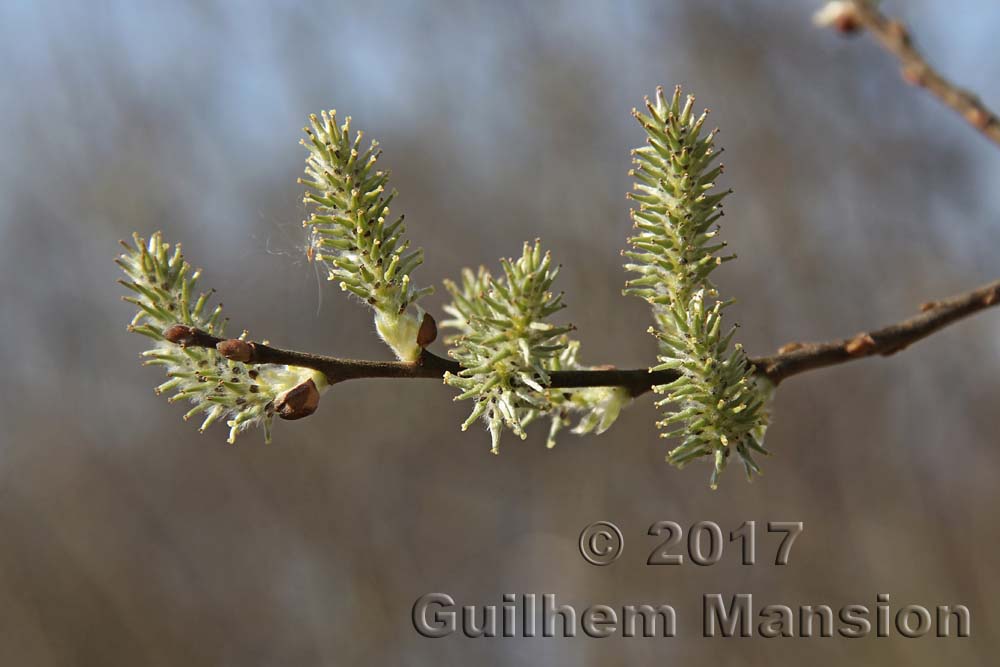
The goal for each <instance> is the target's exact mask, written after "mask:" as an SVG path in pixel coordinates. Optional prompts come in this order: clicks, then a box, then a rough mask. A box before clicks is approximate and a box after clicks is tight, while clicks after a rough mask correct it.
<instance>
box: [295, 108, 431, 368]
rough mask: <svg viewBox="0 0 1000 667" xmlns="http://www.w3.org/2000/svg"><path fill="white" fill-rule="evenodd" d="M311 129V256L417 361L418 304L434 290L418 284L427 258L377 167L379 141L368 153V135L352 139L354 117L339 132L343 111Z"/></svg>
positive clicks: (395, 346) (326, 115) (396, 348)
mask: <svg viewBox="0 0 1000 667" xmlns="http://www.w3.org/2000/svg"><path fill="white" fill-rule="evenodd" d="M310 123H311V127H306V128H303V131H304V132H305V133H306V137H307V139H303V140H302V141H301V143H302V145H303V146H305V147H306V148H307V149H309V154H308V156H307V157H306V168H305V178H300V179H299V183H300V184H302V185H304V186H306V188H307V190H306V193H305V198H304V202H305V203H306V204H307V205H310V206H312V207H313V208H314V212H313V213H312V214H311V215H310V216H309V218H307V219H306V220H305V221H304V222H303V226H305V227H308V228H309V229H310V237H311V238H310V246H309V253H310V254H309V257H310V258H311V259H313V260H315V261H317V262H319V263H321V264H322V265H323V266H324V267H325V268H326V269H327V277H328V278H329V280H332V281H334V282H336V283H337V284H338V285H339V286H340V288H341V289H342V290H343V291H345V292H347V293H349V294H353V295H354V296H356V297H358V298H359V299H361V300H362V301H364V302H365V303H367V304H368V305H370V306H371V307H372V309H374V311H375V328H376V330H377V331H378V333H379V335H380V336H381V337H382V339H383V340H384V341H385V342H386V344H387V345H389V347H391V348H392V350H393V352H395V353H396V356H397V357H398V358H399V359H401V360H403V361H414V360H416V359H417V357H418V356H420V347H419V346H418V345H417V342H416V336H417V331H418V330H419V328H420V322H421V320H422V319H423V310H422V309H421V308H420V307H419V306H417V305H416V302H417V300H418V299H420V298H421V297H423V296H426V295H428V294H430V293H432V292H433V288H431V287H425V288H422V289H416V288H414V287H413V285H412V283H411V280H410V274H411V273H412V272H413V270H414V269H416V268H417V267H418V266H420V264H422V263H423V261H424V252H423V250H421V249H416V250H411V249H410V242H409V241H407V240H404V238H403V235H404V234H405V233H406V225H405V224H404V223H403V216H402V215H400V216H395V217H393V216H392V215H391V212H390V209H389V204H390V202H392V200H393V199H394V198H395V197H396V191H395V190H391V191H387V190H386V185H387V183H388V180H389V174H388V172H385V171H381V170H379V169H378V168H377V165H378V158H379V156H380V155H381V153H382V151H381V150H380V149H379V148H378V142H376V141H372V142H371V143H370V144H369V146H368V148H366V149H363V148H362V143H361V140H362V136H363V135H362V133H361V132H356V133H354V134H353V135H352V132H351V117H350V116H347V117H346V118H345V119H344V122H343V123H342V124H340V125H338V124H337V112H336V111H329V112H327V111H324V112H323V113H322V114H321V115H320V116H316V115H315V114H313V115H312V116H310ZM411 306H413V308H412V309H411V308H410V307H411ZM411 310H412V311H414V312H411Z"/></svg>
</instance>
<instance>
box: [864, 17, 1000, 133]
mask: <svg viewBox="0 0 1000 667" xmlns="http://www.w3.org/2000/svg"><path fill="white" fill-rule="evenodd" d="M852 5H853V8H854V16H853V17H852V18H853V19H854V20H856V21H857V22H858V23H859V24H860V25H861V26H862V27H864V28H866V29H867V30H868V31H869V32H870V33H871V34H872V35H873V36H874V37H875V39H876V40H878V42H879V44H881V45H882V47H883V48H884V49H885V50H886V51H888V52H889V53H891V54H892V55H894V56H895V57H896V58H897V59H898V60H899V62H900V64H901V65H902V70H901V71H902V76H903V79H904V80H905V81H906V82H907V83H910V84H913V85H915V86H920V87H922V88H926V89H927V91H928V92H930V93H931V94H933V95H934V96H935V97H937V98H938V99H939V100H941V102H943V103H944V104H945V105H946V106H948V107H950V108H951V109H953V110H954V111H956V112H958V113H959V114H961V116H962V118H964V119H965V121H966V122H967V123H969V124H970V125H972V126H973V127H974V128H976V129H977V130H979V131H980V132H982V133H983V134H984V135H985V136H986V137H987V138H988V139H990V140H991V141H992V142H993V143H995V144H997V145H998V146H1000V118H998V117H997V115H996V114H995V113H994V112H993V111H991V110H990V109H989V108H987V107H986V106H985V105H984V104H983V103H982V101H981V100H980V99H979V97H977V96H976V95H975V94H973V93H971V92H969V91H968V90H965V89H963V88H960V87H958V86H957V85H955V84H954V83H952V82H951V81H948V80H947V79H945V78H944V77H943V76H941V74H939V73H938V72H937V70H935V69H934V68H933V67H931V66H930V64H929V63H928V62H927V60H926V59H925V58H924V57H923V56H922V55H921V54H920V52H919V51H917V49H916V47H915V46H914V45H913V38H912V36H911V35H910V32H909V30H908V29H907V28H906V26H904V25H903V24H902V23H900V22H899V21H897V20H895V19H891V18H889V17H888V16H886V15H885V14H883V13H882V12H881V11H880V10H879V9H878V8H877V7H876V6H875V5H874V4H873V3H872V2H870V1H869V0H852Z"/></svg>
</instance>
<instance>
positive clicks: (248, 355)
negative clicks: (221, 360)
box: [215, 338, 253, 362]
mask: <svg viewBox="0 0 1000 667" xmlns="http://www.w3.org/2000/svg"><path fill="white" fill-rule="evenodd" d="M215 349H216V350H218V351H219V354H221V355H222V356H224V357H225V358H226V359H229V360H230V361H242V362H247V361H250V360H251V359H253V345H252V344H251V343H248V342H246V341H245V340H240V339H238V338H230V339H229V340H223V341H219V342H218V343H217V344H216V345H215Z"/></svg>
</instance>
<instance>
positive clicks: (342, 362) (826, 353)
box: [164, 280, 1000, 397]
mask: <svg viewBox="0 0 1000 667" xmlns="http://www.w3.org/2000/svg"><path fill="white" fill-rule="evenodd" d="M998 303H1000V280H998V281H996V282H992V283H990V284H988V285H984V286H982V287H980V288H978V289H975V290H972V291H971V292H966V293H965V294H960V295H958V296H954V297H951V298H949V299H945V300H943V301H932V302H929V303H925V304H923V305H922V306H921V311H922V312H921V313H920V314H918V315H915V316H913V317H911V318H909V319H906V320H903V321H901V322H897V323H896V324H891V325H889V326H886V327H882V328H881V329H875V330H872V331H867V332H861V333H859V334H857V335H856V336H853V337H851V338H844V339H841V340H835V341H830V342H825V343H790V344H788V345H785V346H783V347H782V348H781V349H780V350H779V351H778V353H777V354H775V355H773V356H770V357H760V358H755V359H751V363H753V365H754V366H755V368H756V369H757V373H758V374H759V375H761V376H763V377H766V378H767V379H768V380H770V381H771V382H772V383H774V384H775V385H777V384H779V383H780V382H781V381H782V380H785V379H786V378H789V377H791V376H793V375H798V374H799V373H804V372H806V371H810V370H814V369H817V368H823V367H825V366H833V365H835V364H842V363H846V362H848V361H853V360H855V359H862V358H864V357H871V356H875V355H881V356H889V355H891V354H895V353H896V352H899V351H900V350H903V349H905V348H907V347H909V346H910V345H912V344H913V343H915V342H917V341H918V340H921V339H923V338H926V337H927V336H930V335H931V334H932V333H934V332H936V331H938V330H940V329H943V328H944V327H946V326H948V325H949V324H952V323H954V322H957V321H958V320H960V319H962V318H964V317H968V316H969V315H972V314H974V313H977V312H979V311H981V310H984V309H986V308H989V307H990V306H994V305H997V304H998ZM164 336H165V337H166V338H167V339H168V340H170V341H171V342H174V343H176V344H178V345H182V346H191V347H209V348H213V347H214V348H216V349H217V350H218V351H219V353H220V354H222V355H223V356H224V357H226V358H228V359H232V360H234V361H242V362H244V363H249V364H284V365H287V366H299V367H302V368H310V369H312V370H316V371H319V372H321V373H323V374H324V375H326V377H327V380H328V381H329V382H330V384H335V383H338V382H344V381H346V380H354V379H360V378H397V379H404V378H409V379H415V378H433V379H441V378H442V377H443V375H444V374H445V373H446V372H449V371H450V372H451V373H458V372H460V371H461V370H462V368H461V366H459V364H458V363H457V362H455V361H452V360H450V359H445V358H443V357H439V356H437V355H436V354H433V353H431V352H429V351H427V350H426V349H425V350H424V351H423V353H422V354H421V355H420V358H419V359H418V360H417V361H414V362H404V361H367V360H358V359H340V358H338V357H329V356H325V355H320V354H312V353H309V352H296V351H293V350H283V349H280V348H276V347H271V346H269V345H264V344H262V343H255V342H250V341H244V340H239V339H222V338H218V337H216V336H213V335H211V334H209V333H206V332H204V331H201V330H200V329H196V328H194V327H189V326H184V325H179V324H178V325H175V326H172V327H170V328H169V329H167V331H165V332H164ZM550 378H551V384H550V385H549V386H550V387H551V388H553V389H569V388H578V387H606V386H618V387H625V388H626V389H627V390H628V392H629V394H630V395H632V396H633V397H635V396H640V395H642V394H644V393H646V392H647V391H649V390H650V389H651V388H652V387H653V386H654V385H660V384H666V383H668V382H671V381H672V380H674V379H676V378H677V372H676V371H673V370H668V371H657V372H652V373H651V372H650V371H648V370H647V369H645V368H639V369H627V370H620V369H615V368H599V369H587V370H569V371H553V372H552V373H550Z"/></svg>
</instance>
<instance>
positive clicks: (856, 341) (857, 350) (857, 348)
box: [844, 333, 875, 357]
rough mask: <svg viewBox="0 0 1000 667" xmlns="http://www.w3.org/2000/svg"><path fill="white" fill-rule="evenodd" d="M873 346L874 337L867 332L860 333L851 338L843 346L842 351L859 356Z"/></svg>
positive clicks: (870, 349) (866, 352) (869, 350)
mask: <svg viewBox="0 0 1000 667" xmlns="http://www.w3.org/2000/svg"><path fill="white" fill-rule="evenodd" d="M874 348H875V339H874V338H872V337H871V336H870V335H869V334H866V333H862V334H858V335H857V336H855V337H854V338H852V339H851V340H850V341H849V342H848V343H847V345H846V346H845V347H844V351H846V352H847V354H849V355H851V356H852V357H860V356H863V355H865V354H868V353H869V352H871V351H872V350H873V349H874Z"/></svg>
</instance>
